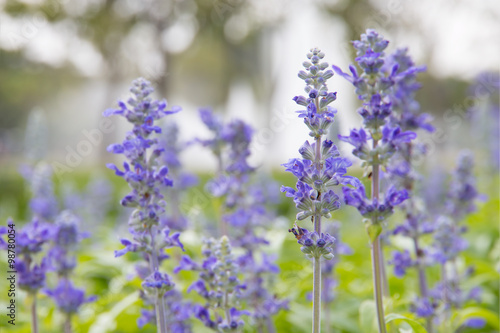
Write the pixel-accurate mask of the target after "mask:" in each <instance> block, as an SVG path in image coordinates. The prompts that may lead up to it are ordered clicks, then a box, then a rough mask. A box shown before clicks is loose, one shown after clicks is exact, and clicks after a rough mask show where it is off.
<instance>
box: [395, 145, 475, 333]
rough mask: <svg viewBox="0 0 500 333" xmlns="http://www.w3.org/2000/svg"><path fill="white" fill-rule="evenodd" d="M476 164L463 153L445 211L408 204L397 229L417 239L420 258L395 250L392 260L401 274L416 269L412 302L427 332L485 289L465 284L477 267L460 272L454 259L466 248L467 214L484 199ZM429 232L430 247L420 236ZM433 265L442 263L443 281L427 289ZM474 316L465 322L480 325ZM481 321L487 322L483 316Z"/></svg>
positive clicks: (415, 242)
mask: <svg viewBox="0 0 500 333" xmlns="http://www.w3.org/2000/svg"><path fill="white" fill-rule="evenodd" d="M472 169H473V158H472V156H471V155H470V153H468V152H462V153H461V154H460V156H459V159H458V165H457V168H456V170H455V172H454V176H453V180H452V182H451V184H450V186H449V192H448V196H447V200H446V202H444V203H442V206H444V207H442V209H441V214H438V215H436V216H430V215H428V214H424V213H423V212H417V209H416V208H415V207H411V206H410V207H408V208H406V207H405V208H406V213H407V218H406V220H405V221H404V223H403V224H402V225H400V226H398V227H396V228H395V229H394V234H400V235H404V236H406V237H409V238H411V239H412V240H413V243H414V248H415V252H416V255H415V257H416V258H415V259H413V258H412V257H411V255H410V253H409V251H408V250H406V251H404V252H394V254H393V259H392V264H394V271H395V274H396V275H397V276H400V277H401V276H403V275H404V274H405V273H406V270H407V269H408V268H410V267H416V268H417V270H418V273H419V284H420V295H419V296H418V297H417V298H416V299H415V300H414V302H413V303H412V304H411V307H410V309H411V311H412V312H414V313H415V314H416V315H417V316H419V317H423V318H428V321H427V330H428V331H429V332H433V331H434V330H433V328H432V326H433V323H439V322H444V321H446V320H448V319H447V317H448V316H449V314H448V313H449V311H450V310H451V309H452V308H461V307H462V306H463V304H464V303H465V302H466V301H468V300H473V301H477V302H479V296H480V293H481V289H480V288H479V287H474V288H472V289H470V290H468V291H467V292H465V291H464V290H463V289H462V288H461V281H463V280H464V279H467V278H468V277H470V276H471V275H472V274H473V272H474V270H473V268H472V267H469V268H468V269H467V270H466V272H465V273H460V272H459V271H458V269H457V263H456V260H457V258H458V257H459V255H460V254H461V253H462V252H463V251H464V250H465V249H466V248H467V247H468V243H467V241H466V240H465V238H464V237H463V234H464V233H465V232H466V231H467V227H466V226H465V225H463V223H462V222H463V219H464V217H465V216H466V215H467V214H469V213H471V212H472V211H474V210H475V206H476V201H477V200H478V199H480V198H481V195H480V194H479V193H478V192H477V189H476V184H475V178H474V176H473V174H472ZM416 205H417V204H415V206H416ZM416 212H417V213H418V214H417V213H416ZM426 234H428V235H431V236H432V239H433V242H432V244H431V246H430V247H429V248H422V247H421V245H420V241H419V240H420V237H422V236H423V235H426ZM431 265H439V266H440V267H441V280H440V282H438V283H437V284H436V286H435V287H434V288H432V289H428V287H427V280H426V277H425V271H424V270H425V268H426V267H429V266H431ZM476 319H477V320H476V321H471V322H470V323H466V324H465V325H466V326H467V325H469V324H470V325H473V326H474V327H478V325H479V323H480V321H481V320H483V319H481V318H476ZM482 322H483V325H484V320H483V321H482ZM473 326H470V327H473Z"/></svg>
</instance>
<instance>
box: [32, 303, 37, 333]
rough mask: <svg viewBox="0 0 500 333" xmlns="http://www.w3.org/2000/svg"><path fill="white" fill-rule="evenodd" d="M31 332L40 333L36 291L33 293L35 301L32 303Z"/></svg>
mask: <svg viewBox="0 0 500 333" xmlns="http://www.w3.org/2000/svg"><path fill="white" fill-rule="evenodd" d="M31 332H33V333H38V319H37V317H36V293H34V294H33V303H32V304H31Z"/></svg>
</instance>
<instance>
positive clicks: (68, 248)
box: [45, 210, 96, 316]
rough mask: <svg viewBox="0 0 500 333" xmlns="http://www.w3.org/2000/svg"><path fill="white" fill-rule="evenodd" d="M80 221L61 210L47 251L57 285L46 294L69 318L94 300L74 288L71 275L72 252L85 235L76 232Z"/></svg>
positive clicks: (74, 263)
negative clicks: (56, 277)
mask: <svg viewBox="0 0 500 333" xmlns="http://www.w3.org/2000/svg"><path fill="white" fill-rule="evenodd" d="M78 225H79V219H78V217H77V216H76V215H74V214H73V213H71V212H70V211H68V210H65V211H62V212H61V213H60V214H59V215H58V216H57V218H56V220H55V225H53V226H52V231H51V233H52V237H51V240H52V247H51V249H50V250H49V252H48V256H47V258H48V260H49V265H50V268H51V270H53V271H54V272H56V273H57V276H58V277H59V282H58V285H57V286H56V287H55V288H54V289H48V288H47V289H46V290H45V292H46V293H47V294H48V295H49V296H50V297H52V298H53V299H54V301H55V303H56V304H57V307H58V308H59V309H60V310H61V311H62V312H63V313H65V314H67V315H68V316H70V315H72V314H75V313H76V312H77V311H78V309H79V308H80V306H81V305H83V304H84V303H87V302H92V301H94V300H95V299H96V297H94V296H91V297H85V291H84V290H82V289H78V288H76V287H74V286H73V284H72V283H71V281H70V277H71V273H72V271H73V270H74V268H75V267H76V257H75V256H74V254H73V252H74V251H75V250H76V247H77V246H78V243H79V242H80V241H81V239H82V238H83V237H86V236H87V235H86V234H83V233H81V232H80V231H79V228H78Z"/></svg>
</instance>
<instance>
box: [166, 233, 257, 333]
mask: <svg viewBox="0 0 500 333" xmlns="http://www.w3.org/2000/svg"><path fill="white" fill-rule="evenodd" d="M203 243H204V244H203V249H202V253H203V255H204V257H205V260H204V261H203V263H202V264H201V265H198V264H197V263H195V262H193V261H192V260H191V259H190V258H189V257H187V256H184V257H183V260H182V261H181V265H180V266H179V267H178V268H176V271H180V270H195V271H199V272H200V275H199V276H200V279H199V280H197V281H196V282H194V283H193V284H192V285H191V286H190V287H189V288H188V292H191V291H193V290H194V291H196V292H197V293H198V294H199V295H200V296H201V297H203V298H204V299H205V302H206V303H205V304H203V305H195V306H194V307H193V314H194V316H195V317H196V318H197V319H198V320H200V321H201V322H202V323H203V324H204V325H205V326H206V327H208V328H210V329H212V330H213V331H215V332H241V330H242V328H243V326H244V322H243V320H241V319H240V316H241V315H248V314H249V312H247V311H238V310H237V307H238V306H239V298H240V296H241V292H242V290H243V289H245V288H246V286H245V285H244V284H242V283H241V282H240V281H239V279H238V273H239V267H238V264H237V263H236V261H235V258H234V255H233V254H232V253H231V251H232V249H231V244H230V243H229V239H228V237H227V236H223V237H222V238H221V239H220V240H215V239H213V238H210V239H205V240H204V241H203Z"/></svg>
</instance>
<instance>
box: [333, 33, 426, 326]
mask: <svg viewBox="0 0 500 333" xmlns="http://www.w3.org/2000/svg"><path fill="white" fill-rule="evenodd" d="M388 45H389V41H387V40H385V39H384V38H383V37H382V36H381V35H379V34H378V33H377V32H376V31H375V30H372V29H368V30H366V33H364V34H362V35H361V39H360V40H358V41H354V42H353V46H354V48H355V49H356V56H357V57H356V58H355V61H356V64H357V67H356V66H354V65H350V66H349V70H350V72H351V74H347V73H344V72H343V71H342V70H341V69H340V68H338V67H336V66H333V69H334V70H335V72H336V73H337V74H339V75H340V76H342V77H344V78H345V79H347V80H348V81H349V82H351V83H352V84H353V85H354V87H355V89H356V94H357V95H358V98H359V99H360V100H361V101H362V105H361V107H360V108H359V109H358V113H359V114H360V115H361V117H362V118H363V125H364V128H361V129H354V130H351V132H350V134H349V135H348V136H341V135H339V139H340V140H341V141H344V142H348V143H350V144H351V145H352V146H353V147H354V150H353V152H352V153H353V154H354V155H355V156H357V157H358V158H359V159H361V160H362V161H363V162H362V164H361V166H362V167H364V168H366V171H367V172H366V173H367V174H369V176H370V177H371V178H372V194H371V195H372V199H371V200H370V199H368V198H367V197H366V194H365V191H364V189H363V188H358V189H349V188H345V189H344V197H345V198H346V203H347V204H349V205H353V206H355V207H356V208H357V209H358V210H359V212H360V213H361V215H363V216H364V217H365V219H364V221H365V223H366V226H367V231H368V235H369V237H370V241H371V243H372V259H373V262H374V265H373V267H374V274H373V276H374V281H375V298H376V304H377V319H378V320H377V321H378V327H379V332H386V329H385V323H384V313H383V307H382V296H381V294H382V292H384V293H385V294H386V295H388V290H384V291H383V290H382V289H383V286H384V285H386V283H384V282H383V281H382V280H383V279H384V277H385V273H383V272H384V270H385V268H384V266H383V265H382V266H381V264H380V260H379V259H378V258H379V257H381V256H382V255H383V252H381V248H380V235H381V233H382V230H383V228H382V226H383V225H384V221H385V220H386V219H387V217H388V216H389V215H391V214H392V212H393V208H394V207H395V206H397V205H399V204H401V203H403V202H404V201H405V200H407V199H408V198H409V196H410V193H409V192H408V191H407V189H405V188H403V189H399V188H400V186H391V187H389V188H388V189H387V190H386V191H385V196H384V199H383V200H381V198H380V168H382V169H383V170H385V169H393V170H394V171H396V172H399V173H402V174H406V173H408V172H409V170H410V164H409V163H407V162H406V161H405V162H406V163H403V165H402V166H398V167H396V168H395V167H393V165H391V163H392V160H393V158H394V155H395V154H396V152H397V151H398V150H399V149H400V147H401V146H404V145H405V144H409V143H410V142H411V141H412V140H414V139H415V138H416V133H415V132H413V131H412V130H414V129H416V128H419V127H422V126H424V127H426V124H427V121H428V119H427V118H425V117H423V118H418V117H417V118H415V117H414V116H413V112H414V110H415V109H418V104H415V103H413V104H412V105H410V104H411V103H410V102H411V101H412V100H413V95H414V91H415V90H416V89H417V88H418V85H417V84H416V83H415V75H416V73H418V72H420V71H422V70H423V68H420V67H416V66H414V65H413V62H412V61H411V59H410V58H408V57H406V51H397V52H396V53H395V54H393V55H392V56H386V54H385V52H384V51H385V49H386V48H387V46H388ZM395 109H399V110H400V111H401V112H400V114H396V113H395V112H394V111H395ZM403 113H404V115H405V116H404V119H405V125H404V126H403V125H402V124H401V122H402V119H403V117H402V116H401V115H402V114H403ZM406 122H408V123H409V124H412V126H411V127H409V128H408V127H407V126H406ZM385 289H387V288H385Z"/></svg>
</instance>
